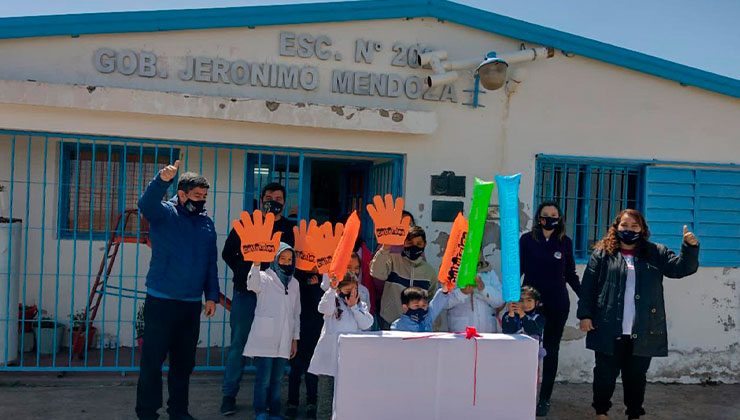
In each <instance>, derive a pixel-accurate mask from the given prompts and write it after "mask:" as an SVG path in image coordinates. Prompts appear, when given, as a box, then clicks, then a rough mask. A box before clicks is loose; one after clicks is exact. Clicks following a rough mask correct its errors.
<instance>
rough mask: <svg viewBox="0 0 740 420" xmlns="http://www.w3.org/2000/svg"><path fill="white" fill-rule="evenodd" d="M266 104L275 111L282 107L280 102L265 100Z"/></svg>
mask: <svg viewBox="0 0 740 420" xmlns="http://www.w3.org/2000/svg"><path fill="white" fill-rule="evenodd" d="M265 106H266V107H267V109H269V110H270V111H272V112H275V111H276V110H277V109H278V108H279V107H280V102H273V101H265Z"/></svg>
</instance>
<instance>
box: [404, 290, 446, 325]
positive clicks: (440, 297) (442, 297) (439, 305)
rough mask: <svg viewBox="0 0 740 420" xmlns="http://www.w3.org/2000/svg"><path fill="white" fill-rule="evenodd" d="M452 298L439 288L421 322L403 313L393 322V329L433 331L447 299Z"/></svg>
mask: <svg viewBox="0 0 740 420" xmlns="http://www.w3.org/2000/svg"><path fill="white" fill-rule="evenodd" d="M449 299H450V294H449V293H444V292H443V291H442V289H437V293H436V294H435V295H434V299H432V301H431V302H429V312H428V313H427V316H425V317H424V319H423V320H421V322H417V321H414V320H413V319H411V317H410V316H408V315H406V314H403V315H401V317H400V318H398V319H397V320H395V321H393V324H391V329H392V330H398V331H411V332H430V331H432V328H433V325H434V321H435V320H436V319H437V317H438V316H439V314H441V313H442V310H444V309H445V308H446V307H447V301H448V300H449Z"/></svg>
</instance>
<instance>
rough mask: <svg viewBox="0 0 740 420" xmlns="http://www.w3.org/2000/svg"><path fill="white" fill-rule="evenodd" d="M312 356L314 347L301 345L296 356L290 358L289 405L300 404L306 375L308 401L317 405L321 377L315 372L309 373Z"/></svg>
mask: <svg viewBox="0 0 740 420" xmlns="http://www.w3.org/2000/svg"><path fill="white" fill-rule="evenodd" d="M315 346H316V345H315V344H314V347H315ZM306 347H308V346H306ZM308 350H311V351H308ZM312 356H313V350H312V349H310V348H308V349H305V348H303V349H302V348H300V347H299V349H298V352H297V353H296V356H295V357H294V358H292V359H291V360H290V375H289V376H288V404H289V405H298V404H299V402H300V395H301V379H302V378H303V377H304V376H305V378H306V403H307V404H313V405H316V399H317V396H318V394H319V377H318V376H316V375H314V374H313V373H308V366H309V365H310V364H311V357H312Z"/></svg>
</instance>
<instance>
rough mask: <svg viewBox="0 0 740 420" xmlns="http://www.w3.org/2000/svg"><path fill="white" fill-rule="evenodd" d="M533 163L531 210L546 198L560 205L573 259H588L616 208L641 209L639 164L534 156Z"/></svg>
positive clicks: (612, 217)
mask: <svg viewBox="0 0 740 420" xmlns="http://www.w3.org/2000/svg"><path fill="white" fill-rule="evenodd" d="M536 166H537V171H536V175H535V177H536V178H535V179H536V181H535V200H534V202H535V209H536V206H537V205H539V203H541V202H543V201H549V200H553V201H555V202H557V203H558V204H559V205H560V208H561V209H562V211H563V214H564V216H565V219H566V220H565V221H566V233H567V234H568V236H570V237H571V238H572V239H573V247H574V248H575V249H574V256H575V258H576V259H577V260H581V261H583V260H586V259H587V258H588V256H589V255H590V253H591V250H592V248H593V245H594V243H596V242H597V241H598V240H599V239H601V237H602V236H604V234H605V233H606V229H607V227H608V226H609V224H610V223H611V222H612V220H613V219H614V218H615V217H616V215H617V213H619V211H620V210H622V209H624V208H638V209H639V208H641V204H642V202H641V194H640V185H641V166H642V165H640V164H639V163H637V164H631V163H617V162H616V161H615V162H614V163H609V162H608V161H599V162H598V163H597V162H596V161H594V162H593V163H591V162H587V161H584V159H576V158H559V157H558V158H556V157H539V156H538V158H537V164H536Z"/></svg>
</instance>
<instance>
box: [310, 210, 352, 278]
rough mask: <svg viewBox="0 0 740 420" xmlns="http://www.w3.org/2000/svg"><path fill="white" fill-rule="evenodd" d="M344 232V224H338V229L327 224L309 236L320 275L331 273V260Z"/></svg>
mask: <svg viewBox="0 0 740 420" xmlns="http://www.w3.org/2000/svg"><path fill="white" fill-rule="evenodd" d="M343 231H344V225H343V224H341V223H337V225H336V227H334V228H332V225H331V223H329V222H325V223H324V224H323V225H321V226H320V227H319V228H318V229H317V230H316V231H314V232H315V233H314V234H313V235H311V234H309V235H308V241H309V243H310V244H311V249H312V250H313V253H314V257H315V258H316V267H317V268H318V269H319V273H321V274H326V273H328V272H329V265H330V264H331V258H332V256H333V255H334V250H335V249H336V248H337V244H338V243H339V238H341V235H342V232H343Z"/></svg>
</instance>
